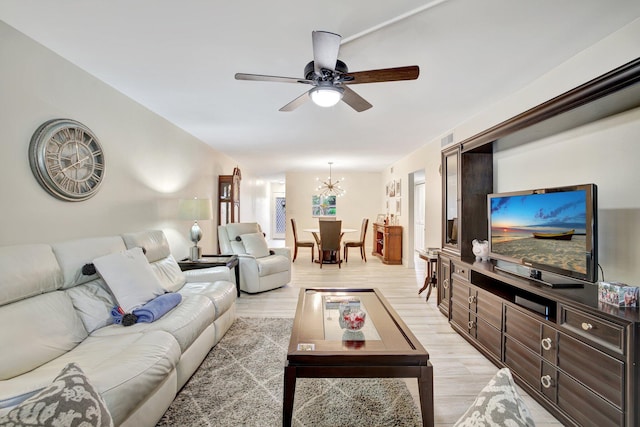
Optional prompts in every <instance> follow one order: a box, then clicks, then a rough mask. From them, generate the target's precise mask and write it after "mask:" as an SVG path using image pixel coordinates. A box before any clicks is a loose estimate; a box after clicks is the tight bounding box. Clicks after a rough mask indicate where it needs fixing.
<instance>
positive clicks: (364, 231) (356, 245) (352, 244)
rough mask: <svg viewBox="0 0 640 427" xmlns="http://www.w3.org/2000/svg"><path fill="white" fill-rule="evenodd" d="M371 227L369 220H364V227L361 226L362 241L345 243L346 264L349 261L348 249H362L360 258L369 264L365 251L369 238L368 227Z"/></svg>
mask: <svg viewBox="0 0 640 427" xmlns="http://www.w3.org/2000/svg"><path fill="white" fill-rule="evenodd" d="M368 226H369V218H364V219H363V220H362V225H361V226H360V240H349V241H346V242H344V262H348V261H349V251H348V248H360V256H361V257H362V259H363V260H364V262H367V255H366V254H365V251H364V242H365V238H366V237H367V227H368Z"/></svg>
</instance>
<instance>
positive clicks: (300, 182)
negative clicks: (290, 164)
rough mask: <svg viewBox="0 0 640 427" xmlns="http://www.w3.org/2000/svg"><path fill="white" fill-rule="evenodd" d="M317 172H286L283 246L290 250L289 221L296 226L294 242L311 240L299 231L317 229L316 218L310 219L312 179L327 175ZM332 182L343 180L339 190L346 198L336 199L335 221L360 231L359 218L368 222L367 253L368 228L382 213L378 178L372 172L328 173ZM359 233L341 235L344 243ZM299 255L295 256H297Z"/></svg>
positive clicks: (367, 245) (377, 175) (308, 235)
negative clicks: (284, 244) (285, 221)
mask: <svg viewBox="0 0 640 427" xmlns="http://www.w3.org/2000/svg"><path fill="white" fill-rule="evenodd" d="M328 172H329V171H328V168H327V170H326V171H321V172H287V174H286V197H287V236H286V245H287V246H289V247H293V232H292V231H291V227H290V224H291V218H295V220H296V224H297V226H298V230H299V231H298V238H299V239H301V240H313V237H312V236H311V235H310V234H309V233H305V232H304V231H302V230H303V229H305V228H317V227H318V218H313V217H312V215H311V197H312V196H313V195H314V194H316V191H315V189H316V187H317V186H318V183H317V182H316V177H319V178H322V179H324V178H325V177H326V176H327V174H328ZM332 177H333V179H334V180H336V179H340V178H342V177H344V178H345V181H344V186H343V188H344V189H346V194H345V195H344V196H343V197H339V198H338V199H337V202H336V207H337V215H336V218H337V219H339V220H342V227H343V228H355V229H358V230H360V225H361V224H362V219H363V218H369V229H368V231H367V236H366V241H365V248H366V251H367V253H371V251H372V249H373V247H372V244H371V233H372V231H371V230H372V224H373V222H374V221H375V219H376V216H377V214H379V213H383V211H381V210H380V209H381V208H380V205H381V200H382V195H381V192H380V188H381V187H383V185H384V184H383V181H382V174H381V173H375V172H348V171H340V170H338V171H336V168H334V172H333V173H332ZM359 236H360V234H359V233H350V234H348V235H345V237H344V239H345V240H357V239H358V238H359ZM298 255H299V254H298Z"/></svg>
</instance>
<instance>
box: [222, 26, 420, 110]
mask: <svg viewBox="0 0 640 427" xmlns="http://www.w3.org/2000/svg"><path fill="white" fill-rule="evenodd" d="M311 35H312V41H313V61H311V62H309V63H308V64H307V65H306V66H305V67H304V77H303V78H295V77H278V76H265V75H262V74H244V73H237V74H236V76H235V77H236V80H255V81H265V82H280V83H303V84H308V85H311V86H313V87H312V88H311V89H310V90H308V91H307V92H305V93H303V94H302V95H300V96H299V97H297V98H296V99H294V100H293V101H291V102H290V103H288V104H287V105H285V106H284V107H282V108H280V111H293V110H295V109H296V108H298V107H299V106H301V105H302V104H304V103H305V102H306V101H307V100H308V99H309V98H311V99H312V100H313V102H314V103H315V104H317V105H319V106H321V107H331V106H334V105H336V104H337V103H338V102H340V100H342V101H344V102H346V103H347V105H349V106H350V107H351V108H353V109H354V110H356V111H358V112H361V111H365V110H368V109H369V108H371V107H372V105H371V104H370V103H369V102H367V101H366V100H365V99H364V98H362V97H361V96H360V95H358V94H357V93H355V92H354V91H353V90H352V89H351V88H349V87H348V85H354V84H361V83H379V82H392V81H398V80H415V79H417V78H418V75H419V74H420V68H419V67H418V66H417V65H411V66H407V67H396V68H384V69H379V70H367V71H357V72H353V73H350V72H349V70H348V69H347V64H345V63H344V62H342V61H340V60H339V59H338V52H339V50H340V40H341V39H342V37H341V36H340V35H338V34H334V33H330V32H328V31H313V32H312V34H311Z"/></svg>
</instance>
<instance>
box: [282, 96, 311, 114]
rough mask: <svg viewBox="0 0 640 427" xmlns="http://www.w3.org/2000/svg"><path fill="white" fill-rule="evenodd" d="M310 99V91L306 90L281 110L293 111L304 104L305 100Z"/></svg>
mask: <svg viewBox="0 0 640 427" xmlns="http://www.w3.org/2000/svg"><path fill="white" fill-rule="evenodd" d="M308 100H309V92H305V93H303V94H302V95H300V96H299V97H297V98H296V99H294V100H293V101H291V102H290V103H288V104H287V105H285V106H284V107H282V108H281V109H280V110H279V111H285V112H289V111H293V110H295V109H296V108H298V107H299V106H301V105H302V104H304V103H305V102H307V101H308Z"/></svg>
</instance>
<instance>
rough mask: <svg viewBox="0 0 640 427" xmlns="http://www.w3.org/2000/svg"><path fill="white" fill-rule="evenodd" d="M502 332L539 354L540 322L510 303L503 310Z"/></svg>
mask: <svg viewBox="0 0 640 427" xmlns="http://www.w3.org/2000/svg"><path fill="white" fill-rule="evenodd" d="M504 313H505V314H504V332H505V334H507V335H509V336H510V337H512V338H513V339H516V340H517V341H519V342H520V343H521V344H522V345H524V346H525V347H527V348H528V349H529V350H531V351H533V352H534V353H536V354H540V328H541V327H542V323H541V322H539V321H538V320H536V319H534V318H533V317H531V316H528V315H526V314H524V313H522V312H520V311H518V310H517V309H515V308H513V307H512V306H510V305H507V306H506V308H505V312H504Z"/></svg>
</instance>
